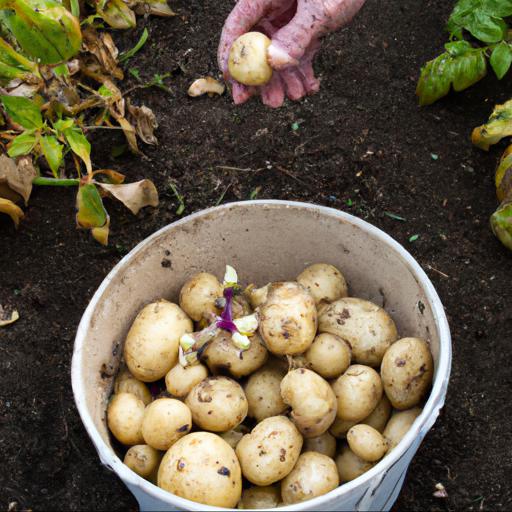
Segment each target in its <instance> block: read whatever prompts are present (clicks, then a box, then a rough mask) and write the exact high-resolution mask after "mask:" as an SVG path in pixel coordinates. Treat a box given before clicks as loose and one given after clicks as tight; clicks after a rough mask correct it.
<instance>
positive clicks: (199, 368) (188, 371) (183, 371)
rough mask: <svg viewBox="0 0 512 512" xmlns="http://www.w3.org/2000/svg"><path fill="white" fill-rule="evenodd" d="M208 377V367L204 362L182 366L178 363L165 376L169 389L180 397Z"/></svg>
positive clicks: (166, 385)
mask: <svg viewBox="0 0 512 512" xmlns="http://www.w3.org/2000/svg"><path fill="white" fill-rule="evenodd" d="M206 377H208V368H206V366H204V365H202V364H194V365H192V366H185V367H183V366H181V364H179V363H178V364H177V365H176V366H174V367H173V368H171V369H170V370H169V372H168V373H167V375H166V376H165V387H166V388H167V391H168V392H169V393H170V394H171V395H173V396H176V397H178V398H184V397H186V396H187V395H188V394H189V393H190V391H191V390H192V388H193V387H194V386H195V385H196V384H199V383H200V382H201V381H202V380H203V379H206Z"/></svg>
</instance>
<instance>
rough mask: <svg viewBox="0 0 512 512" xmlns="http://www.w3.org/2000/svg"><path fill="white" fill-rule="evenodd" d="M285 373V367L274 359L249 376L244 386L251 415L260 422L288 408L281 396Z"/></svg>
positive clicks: (249, 414)
mask: <svg viewBox="0 0 512 512" xmlns="http://www.w3.org/2000/svg"><path fill="white" fill-rule="evenodd" d="M285 375H286V370H285V369H284V367H282V366H281V365H280V364H279V363H278V362H277V361H275V360H272V361H270V362H269V363H267V364H266V365H265V366H264V367H263V368H260V369H259V370H258V371H256V372H254V373H253V374H252V375H251V376H250V377H249V380H248V381H247V383H246V385H245V387H244V390H245V396H246V397H247V402H248V404H249V410H248V413H247V415H248V416H249V417H251V418H254V419H255V420H256V421H258V422H260V421H262V420H264V419H265V418H270V417H272V416H279V415H280V414H283V413H284V412H285V411H286V409H288V406H287V405H286V404H285V403H284V401H283V399H282V397H281V381H282V380H283V379H284V377H285Z"/></svg>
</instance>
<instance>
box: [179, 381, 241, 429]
mask: <svg viewBox="0 0 512 512" xmlns="http://www.w3.org/2000/svg"><path fill="white" fill-rule="evenodd" d="M185 403H186V404H187V406H188V407H189V408H190V410H191V411H192V419H193V421H194V423H195V424H196V425H197V426H199V427H200V428H202V429H204V430H210V431H212V432H227V431H228V430H231V429H233V428H235V427H236V426H238V425H240V423H242V421H244V419H245V417H246V416H247V408H248V405H247V399H246V397H245V393H244V390H243V389H242V387H241V386H240V384H238V382H235V381H234V380H232V379H229V378H228V377H208V378H206V379H204V380H203V381H201V382H200V383H199V384H197V385H196V386H194V388H193V389H192V391H191V392H190V393H189V394H188V396H187V398H186V399H185Z"/></svg>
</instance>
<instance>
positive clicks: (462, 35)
mask: <svg viewBox="0 0 512 512" xmlns="http://www.w3.org/2000/svg"><path fill="white" fill-rule="evenodd" d="M511 21H512V0H458V1H457V2H456V3H455V6H454V9H453V12H452V14H451V15H450V18H449V20H448V23H447V24H446V30H447V32H448V34H449V39H450V40H449V42H447V43H446V44H445V52H443V53H442V54H441V55H439V56H438V57H436V58H435V59H433V60H431V61H429V62H427V63H426V64H425V66H424V67H423V68H422V69H421V74H420V79H419V81H418V86H417V89H416V94H417V95H418V98H419V103H420V105H430V104H432V103H434V102H435V101H437V100H439V99H440V98H442V97H444V96H446V95H447V94H448V93H449V92H450V90H451V89H453V90H454V91H463V90H464V89H467V88H468V87H470V86H472V85H474V84H475V83H477V82H478V81H480V80H481V79H482V78H484V77H485V76H486V75H487V73H488V68H489V66H490V68H491V69H492V71H493V72H494V74H495V76H496V78H497V79H498V80H502V79H503V78H504V77H505V76H506V75H507V73H508V72H509V70H510V67H511V66H512V28H511V25H510V23H511ZM510 136H512V100H510V101H508V102H506V103H505V104H503V105H497V106H496V108H495V109H494V111H493V113H492V114H491V116H490V118H489V121H488V122H487V123H486V124H484V125H482V126H480V127H477V128H475V129H474V130H473V134H472V141H473V143H474V144H475V145H476V146H478V147H479V148H481V149H484V150H486V151H487V150H489V148H490V147H491V146H492V145H494V144H496V143H498V142H499V141H500V140H502V139H503V138H505V137H510ZM511 152H512V146H510V147H509V148H508V149H507V151H506V152H505V154H504V156H503V157H502V159H501V161H500V164H499V166H498V169H497V171H496V187H497V192H498V199H499V200H500V201H501V204H500V206H499V208H498V210H497V211H496V212H495V213H494V214H493V215H492V217H491V227H492V229H493V231H494V233H495V234H496V236H497V237H498V238H499V240H500V241H501V242H502V243H503V244H504V245H505V246H507V247H508V248H509V249H511V250H512V178H511V176H512V161H511V160H512V159H511V158H510V153H511Z"/></svg>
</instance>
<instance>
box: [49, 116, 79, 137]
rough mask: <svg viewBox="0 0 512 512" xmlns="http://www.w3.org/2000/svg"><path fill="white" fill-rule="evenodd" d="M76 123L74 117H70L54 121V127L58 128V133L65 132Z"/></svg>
mask: <svg viewBox="0 0 512 512" xmlns="http://www.w3.org/2000/svg"><path fill="white" fill-rule="evenodd" d="M74 124H75V121H74V119H72V118H71V117H68V118H66V119H58V120H57V121H55V122H54V123H53V127H54V128H55V130H57V132H58V133H63V132H64V130H67V129H68V128H71V127H72V126H73V125H74Z"/></svg>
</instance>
